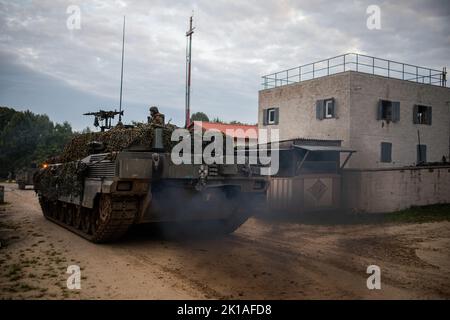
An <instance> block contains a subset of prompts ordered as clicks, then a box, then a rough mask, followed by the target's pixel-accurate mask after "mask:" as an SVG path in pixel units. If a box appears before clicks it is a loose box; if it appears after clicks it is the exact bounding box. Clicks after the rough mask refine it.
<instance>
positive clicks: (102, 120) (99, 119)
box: [83, 110, 123, 132]
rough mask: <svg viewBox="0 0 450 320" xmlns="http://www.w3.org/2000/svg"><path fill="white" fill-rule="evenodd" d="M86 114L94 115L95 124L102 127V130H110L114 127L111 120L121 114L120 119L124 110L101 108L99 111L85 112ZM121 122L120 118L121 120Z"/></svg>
mask: <svg viewBox="0 0 450 320" xmlns="http://www.w3.org/2000/svg"><path fill="white" fill-rule="evenodd" d="M83 115H84V116H94V117H95V119H94V126H95V127H100V130H101V131H102V132H104V131H105V130H109V129H111V128H112V124H111V120H112V119H114V118H115V116H117V115H118V116H119V119H120V117H121V116H123V110H122V111H117V110H114V111H105V110H100V111H98V112H88V113H84V114H83ZM119 123H120V120H119Z"/></svg>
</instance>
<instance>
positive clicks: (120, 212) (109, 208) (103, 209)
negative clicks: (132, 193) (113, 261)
mask: <svg viewBox="0 0 450 320" xmlns="http://www.w3.org/2000/svg"><path fill="white" fill-rule="evenodd" d="M39 202H40V205H41V208H42V211H43V214H44V216H45V218H47V219H48V220H50V221H52V222H54V223H56V224H58V225H60V226H62V227H64V228H66V229H68V230H70V231H72V232H74V233H76V234H78V235H80V236H82V237H83V238H85V239H87V240H89V241H91V242H94V243H106V242H112V241H114V240H117V239H119V238H120V237H122V236H123V235H124V234H125V233H126V232H127V231H128V229H129V227H130V226H131V225H132V224H133V223H134V220H135V218H136V216H137V214H138V211H139V201H138V199H137V198H135V197H117V196H111V195H109V194H102V195H101V196H100V198H99V200H98V201H97V204H96V205H95V207H94V208H93V209H88V208H84V207H81V206H77V205H75V204H71V203H66V202H62V201H59V200H56V201H52V200H49V199H47V198H45V197H44V196H42V195H41V196H40V197H39Z"/></svg>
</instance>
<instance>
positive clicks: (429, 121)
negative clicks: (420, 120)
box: [428, 107, 433, 126]
mask: <svg viewBox="0 0 450 320" xmlns="http://www.w3.org/2000/svg"><path fill="white" fill-rule="evenodd" d="M431 110H433V108H432V107H429V108H428V124H429V125H430V126H431V119H432V116H431Z"/></svg>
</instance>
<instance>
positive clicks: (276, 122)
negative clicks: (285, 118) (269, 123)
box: [274, 108, 280, 124]
mask: <svg viewBox="0 0 450 320" xmlns="http://www.w3.org/2000/svg"><path fill="white" fill-rule="evenodd" d="M279 118H280V108H276V109H275V119H274V124H278V120H279Z"/></svg>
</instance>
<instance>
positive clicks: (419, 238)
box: [0, 184, 450, 299]
mask: <svg viewBox="0 0 450 320" xmlns="http://www.w3.org/2000/svg"><path fill="white" fill-rule="evenodd" d="M4 185H5V188H6V195H5V198H6V199H5V200H6V201H7V202H8V204H6V205H1V206H0V241H1V248H0V266H1V271H0V299H10V298H12V299H23V298H34V299H36V298H41V299H59V298H68V299H79V298H81V299H90V298H102V299H317V298H326V299H328V298H332V299H354V298H356V299H374V298H381V299H390V298H400V299H407V298H450V222H435V223H422V224H411V223H409V224H399V223H396V224H392V223H391V224H383V223H370V224H337V225H331V224H317V223H292V222H274V221H271V222H270V221H263V220H261V219H256V218H252V219H251V220H249V221H248V222H247V223H245V224H244V225H243V226H242V227H241V228H240V229H239V230H238V231H237V232H235V233H234V234H232V235H230V236H227V237H224V238H219V239H209V240H208V239H197V240H192V239H191V240H186V239H185V240H167V239H163V238H161V237H155V236H151V235H149V234H146V230H145V229H144V230H137V231H135V232H132V233H131V234H129V235H128V236H127V237H126V238H125V239H123V240H122V241H120V242H118V243H114V244H108V245H96V244H92V243H89V242H87V241H86V240H84V239H82V238H80V237H78V236H77V235H75V234H73V233H71V232H69V231H67V230H65V229H62V228H61V227H59V226H57V225H55V224H53V223H51V222H49V221H47V220H46V219H45V218H44V217H43V216H42V213H41V210H40V207H39V205H38V201H37V198H36V196H35V194H34V191H32V190H25V191H21V190H17V188H16V186H15V185H12V184H4ZM74 264H75V265H79V266H80V267H81V273H82V279H81V290H69V289H67V286H66V280H67V277H68V276H69V275H68V274H66V271H67V267H68V266H69V265H74ZM369 265H377V266H379V267H380V268H381V290H368V289H367V286H366V280H367V277H368V276H369V275H368V274H366V269H367V267H368V266H369Z"/></svg>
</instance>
